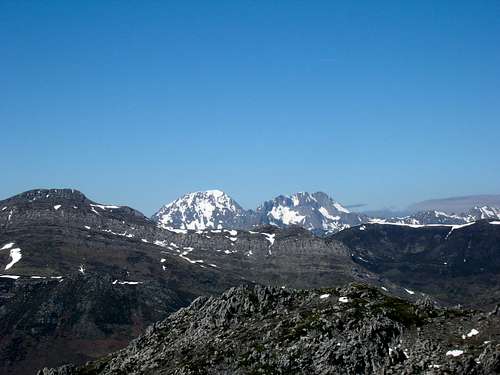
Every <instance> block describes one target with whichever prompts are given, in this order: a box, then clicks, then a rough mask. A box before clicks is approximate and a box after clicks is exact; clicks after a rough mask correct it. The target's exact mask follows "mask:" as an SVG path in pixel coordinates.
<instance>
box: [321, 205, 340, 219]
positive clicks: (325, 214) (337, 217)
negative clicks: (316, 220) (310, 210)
mask: <svg viewBox="0 0 500 375" xmlns="http://www.w3.org/2000/svg"><path fill="white" fill-rule="evenodd" d="M318 211H319V212H320V213H321V214H322V215H323V216H324V217H326V218H327V219H330V220H332V221H338V220H340V216H332V215H330V213H329V212H328V211H327V209H326V208H325V207H320V209H319V210H318Z"/></svg>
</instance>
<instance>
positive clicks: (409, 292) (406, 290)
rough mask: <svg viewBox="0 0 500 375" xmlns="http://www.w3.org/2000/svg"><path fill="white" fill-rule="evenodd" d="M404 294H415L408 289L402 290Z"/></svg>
mask: <svg viewBox="0 0 500 375" xmlns="http://www.w3.org/2000/svg"><path fill="white" fill-rule="evenodd" d="M404 290H405V292H406V293H408V294H415V292H414V291H413V290H410V289H406V288H404Z"/></svg>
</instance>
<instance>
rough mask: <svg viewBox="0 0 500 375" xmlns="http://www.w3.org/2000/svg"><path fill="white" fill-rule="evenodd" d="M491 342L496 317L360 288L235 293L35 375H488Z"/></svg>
mask: <svg viewBox="0 0 500 375" xmlns="http://www.w3.org/2000/svg"><path fill="white" fill-rule="evenodd" d="M499 339H500V325H499V318H498V317H496V316H495V317H491V316H490V317H488V316H487V315H486V314H480V313H476V312H474V311H465V310H457V309H436V308H434V307H433V306H432V305H430V304H428V303H425V304H419V305H413V304H410V303H408V302H406V301H404V300H400V299H397V298H394V297H391V296H388V295H385V294H383V293H381V292H380V291H378V290H375V289H371V288H367V287H365V286H363V285H349V286H347V287H343V288H338V289H321V290H310V291H304V290H287V289H280V288H270V287H262V286H255V287H238V288H232V289H230V290H228V291H227V292H225V293H224V294H223V295H222V296H220V297H210V298H208V297H200V298H198V299H197V300H196V301H194V302H193V303H192V304H191V305H190V306H189V307H188V308H184V309H181V310H180V311H178V312H176V313H174V314H172V315H170V316H169V317H168V318H167V319H165V320H163V321H162V322H159V323H156V324H154V325H152V326H151V327H149V328H148V330H147V331H146V333H145V334H144V335H142V336H140V337H139V338H138V339H136V340H134V341H133V342H131V344H130V345H129V346H128V347H127V348H125V349H123V350H121V351H118V352H116V353H114V354H111V355H109V356H106V357H103V358H101V359H99V360H97V361H94V362H90V363H87V364H86V365H84V366H79V367H78V366H76V367H75V366H72V365H68V366H65V367H62V368H59V369H44V370H43V371H40V373H39V374H40V375H80V374H103V375H104V374H123V373H127V374H153V373H154V374H157V373H161V374H257V373H266V374H423V373H429V374H465V373H467V374H492V373H497V371H498V370H499V366H500V356H499V353H500V352H499V349H500V346H498V340H499Z"/></svg>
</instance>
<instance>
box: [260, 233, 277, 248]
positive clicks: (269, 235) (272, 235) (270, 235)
mask: <svg viewBox="0 0 500 375" xmlns="http://www.w3.org/2000/svg"><path fill="white" fill-rule="evenodd" d="M262 235H263V236H264V237H266V240H268V241H269V243H270V245H269V247H271V246H273V244H274V240H275V239H276V234H275V233H262Z"/></svg>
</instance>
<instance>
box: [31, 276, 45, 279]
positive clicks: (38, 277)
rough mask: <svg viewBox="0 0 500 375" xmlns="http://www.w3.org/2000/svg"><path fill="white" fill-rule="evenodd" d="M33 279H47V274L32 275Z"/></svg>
mask: <svg viewBox="0 0 500 375" xmlns="http://www.w3.org/2000/svg"><path fill="white" fill-rule="evenodd" d="M31 279H45V276H31Z"/></svg>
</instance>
